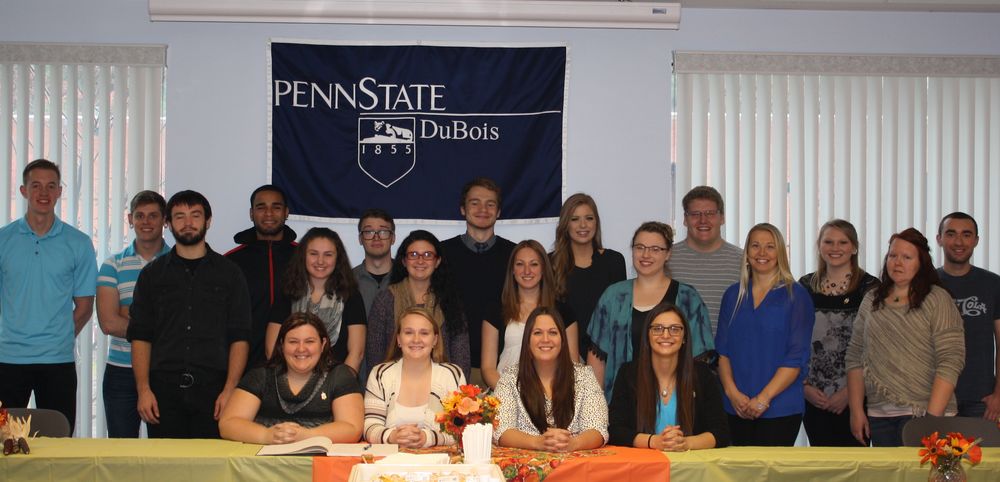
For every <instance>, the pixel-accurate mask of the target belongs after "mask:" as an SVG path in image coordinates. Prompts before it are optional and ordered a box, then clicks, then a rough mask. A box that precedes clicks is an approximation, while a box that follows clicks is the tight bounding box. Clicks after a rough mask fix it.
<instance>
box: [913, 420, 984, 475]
mask: <svg viewBox="0 0 1000 482" xmlns="http://www.w3.org/2000/svg"><path fill="white" fill-rule="evenodd" d="M920 441H921V443H922V444H923V446H924V448H922V449H920V452H919V455H920V457H921V458H920V465H923V464H925V463H927V462H930V463H931V472H930V476H929V477H928V478H927V480H928V482H953V481H961V482H965V480H966V476H965V468H963V467H962V460H963V459H965V460H968V461H969V463H970V464H972V465H976V464H978V463H979V461H980V460H982V459H983V450H982V448H980V447H979V442H981V441H982V439H981V438H977V439H973V438H971V437H966V436H964V435H962V434H961V433H958V432H950V433H948V435H946V436H944V437H942V436H940V435H938V432H934V433H932V434H930V435H929V436H927V437H924V438H922V439H921V440H920Z"/></svg>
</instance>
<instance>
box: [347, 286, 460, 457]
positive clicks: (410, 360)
mask: <svg viewBox="0 0 1000 482" xmlns="http://www.w3.org/2000/svg"><path fill="white" fill-rule="evenodd" d="M441 344H442V342H441V327H440V326H438V324H437V322H435V321H434V315H432V314H431V313H430V312H429V311H427V310H425V309H424V308H418V307H416V306H414V307H412V308H409V309H407V310H406V311H404V312H403V314H402V316H401V317H400V318H399V321H398V322H397V323H396V330H395V343H393V344H392V345H391V347H390V350H389V357H388V358H389V359H391V360H392V361H387V362H385V363H380V364H378V365H376V366H375V367H374V368H373V369H372V371H371V376H369V377H368V388H367V390H366V391H365V440H367V441H369V442H371V443H390V444H398V445H399V446H401V447H406V448H421V447H433V446H435V445H452V444H454V443H455V440H454V439H453V438H452V437H451V435H448V434H447V433H445V432H443V431H442V430H441V428H440V426H439V425H438V423H437V422H435V421H434V417H435V415H436V414H437V413H439V412H441V411H442V407H441V399H442V398H444V397H446V396H448V395H449V394H451V393H452V392H454V391H455V390H458V387H459V386H461V385H465V376H464V375H463V374H462V369H461V368H459V367H458V365H454V364H452V363H446V362H443V361H442V358H443V357H444V352H443V350H442V349H441Z"/></svg>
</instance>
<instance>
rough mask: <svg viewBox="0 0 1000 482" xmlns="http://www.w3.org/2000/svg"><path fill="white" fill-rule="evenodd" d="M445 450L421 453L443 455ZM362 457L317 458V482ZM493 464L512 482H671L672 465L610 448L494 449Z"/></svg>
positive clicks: (658, 456)
mask: <svg viewBox="0 0 1000 482" xmlns="http://www.w3.org/2000/svg"><path fill="white" fill-rule="evenodd" d="M440 451H443V450H442V449H437V450H434V449H431V450H424V451H420V452H421V453H433V452H440ZM359 462H360V458H358V457H315V458H314V459H313V482H332V481H337V482H342V481H346V480H347V478H348V476H349V475H350V473H351V468H352V467H353V466H354V465H355V464H356V463H359ZM493 463H495V464H497V465H499V466H500V469H501V470H503V472H504V475H505V476H506V477H507V478H508V480H511V481H517V482H521V481H524V482H536V481H539V480H542V479H544V480H545V482H576V481H588V482H632V481H634V482H647V481H657V482H659V481H664V482H665V481H668V480H669V479H670V461H669V460H668V459H667V457H666V456H665V455H664V454H662V453H660V452H656V451H654V450H646V449H634V448H629V447H613V446H608V447H604V448H601V449H597V450H584V451H580V452H572V453H568V454H554V453H548V452H538V451H533V450H520V449H509V448H500V447H494V448H493Z"/></svg>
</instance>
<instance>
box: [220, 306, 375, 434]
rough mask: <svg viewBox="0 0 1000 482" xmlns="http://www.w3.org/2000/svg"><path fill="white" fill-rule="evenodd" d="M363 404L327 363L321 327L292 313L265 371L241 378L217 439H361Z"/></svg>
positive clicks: (339, 367) (336, 366)
mask: <svg viewBox="0 0 1000 482" xmlns="http://www.w3.org/2000/svg"><path fill="white" fill-rule="evenodd" d="M363 404H364V401H363V399H362V398H361V386H360V384H359V383H358V379H357V375H356V374H355V373H354V371H353V370H352V369H351V368H349V367H348V366H347V365H344V364H341V363H338V362H337V361H335V360H334V359H333V354H332V352H331V351H330V337H329V335H327V333H326V328H325V327H324V326H323V322H322V321H321V320H320V319H319V318H318V317H317V316H316V315H313V314H311V313H293V314H292V315H291V316H290V317H289V318H288V319H287V320H285V322H284V323H282V325H281V330H280V331H279V332H278V338H277V343H276V344H275V347H274V356H272V357H271V359H270V361H269V362H268V365H267V366H266V367H261V368H255V369H253V370H251V371H250V372H249V373H247V374H246V375H244V377H243V380H241V381H240V384H239V385H238V386H237V387H236V390H235V391H234V392H233V396H232V397H231V398H230V399H229V403H227V404H226V407H225V409H223V411H222V415H221V416H220V417H219V433H220V434H221V435H222V438H224V439H228V440H235V441H238V442H247V443H257V444H265V445H266V444H283V443H291V442H297V441H299V440H303V439H307V438H309V437H315V436H324V437H327V438H329V439H330V440H331V441H332V442H341V443H350V442H357V441H358V440H360V439H361V429H362V426H363V418H364V408H363Z"/></svg>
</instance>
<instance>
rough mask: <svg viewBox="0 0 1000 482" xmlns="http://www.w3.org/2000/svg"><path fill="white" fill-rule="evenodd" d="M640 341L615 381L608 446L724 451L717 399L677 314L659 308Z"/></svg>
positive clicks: (725, 441) (707, 371)
mask: <svg viewBox="0 0 1000 482" xmlns="http://www.w3.org/2000/svg"><path fill="white" fill-rule="evenodd" d="M640 339H641V345H640V348H639V354H638V356H637V357H636V359H635V360H634V361H631V362H628V363H626V364H624V365H622V367H621V369H620V370H619V371H618V376H617V377H615V387H614V392H613V395H612V397H611V406H610V408H609V410H608V412H609V425H610V426H609V432H610V435H611V438H610V440H609V441H608V443H610V444H611V445H621V446H628V447H638V448H651V449H656V450H664V451H685V450H691V449H709V448H716V447H726V446H728V445H729V426H728V424H727V423H726V416H725V412H724V411H723V409H722V395H721V394H720V393H719V388H718V386H717V385H716V378H715V376H713V375H712V372H711V370H710V369H709V368H708V365H706V364H704V363H701V362H696V361H694V358H693V357H692V356H691V335H690V330H689V329H688V323H687V319H686V318H684V315H683V313H681V311H680V310H679V309H677V307H676V306H674V305H672V304H670V303H660V304H659V305H657V306H656V307H654V308H653V309H652V310H651V311H650V312H649V315H648V316H647V317H646V322H645V324H644V329H643V330H642V335H641V336H640Z"/></svg>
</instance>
